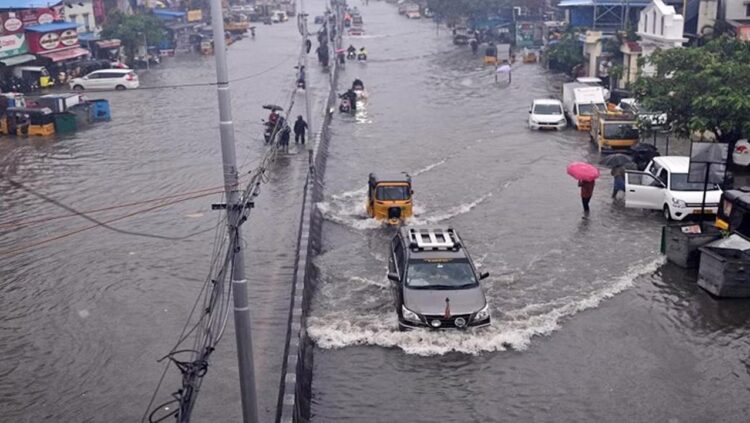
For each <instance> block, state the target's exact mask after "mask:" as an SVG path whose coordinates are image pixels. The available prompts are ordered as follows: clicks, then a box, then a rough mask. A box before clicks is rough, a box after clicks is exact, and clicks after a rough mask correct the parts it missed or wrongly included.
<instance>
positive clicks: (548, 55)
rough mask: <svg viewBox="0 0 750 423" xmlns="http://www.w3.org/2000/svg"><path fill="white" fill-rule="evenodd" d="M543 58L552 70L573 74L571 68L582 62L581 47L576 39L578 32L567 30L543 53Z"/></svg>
mask: <svg viewBox="0 0 750 423" xmlns="http://www.w3.org/2000/svg"><path fill="white" fill-rule="evenodd" d="M544 59H545V61H546V62H547V64H548V66H549V68H550V69H552V70H556V71H559V72H565V73H567V74H568V75H572V74H573V68H575V67H576V66H578V65H580V64H582V63H583V62H584V57H583V47H582V46H581V43H580V41H578V33H577V32H575V31H568V32H566V33H565V34H563V36H562V37H561V39H560V41H559V42H558V43H556V44H554V45H552V46H551V47H550V48H549V49H547V51H546V52H545V53H544Z"/></svg>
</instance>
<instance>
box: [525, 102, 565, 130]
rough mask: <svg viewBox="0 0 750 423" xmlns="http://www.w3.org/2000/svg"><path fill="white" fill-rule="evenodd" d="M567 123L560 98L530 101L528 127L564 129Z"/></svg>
mask: <svg viewBox="0 0 750 423" xmlns="http://www.w3.org/2000/svg"><path fill="white" fill-rule="evenodd" d="M567 125H568V121H567V120H565V114H564V112H563V105H562V103H561V102H560V100H553V99H539V100H534V102H533V103H531V109H529V128H531V129H564V128H565V127H566V126H567Z"/></svg>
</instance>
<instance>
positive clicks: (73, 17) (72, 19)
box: [68, 14, 78, 23]
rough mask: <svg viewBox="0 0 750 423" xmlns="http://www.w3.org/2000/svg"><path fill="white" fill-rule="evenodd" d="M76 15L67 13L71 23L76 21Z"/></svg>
mask: <svg viewBox="0 0 750 423" xmlns="http://www.w3.org/2000/svg"><path fill="white" fill-rule="evenodd" d="M77 17H78V15H73V14H71V15H68V19H70V22H73V23H76V22H77V21H76V18H77Z"/></svg>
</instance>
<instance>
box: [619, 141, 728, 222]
mask: <svg viewBox="0 0 750 423" xmlns="http://www.w3.org/2000/svg"><path fill="white" fill-rule="evenodd" d="M689 166H690V158H689V157H683V156H662V157H655V158H654V159H653V160H652V161H651V162H650V163H649V164H648V165H647V166H646V170H645V171H644V172H639V171H634V170H628V171H626V173H625V207H629V208H641V209H651V210H661V211H662V212H663V213H664V217H665V218H666V219H667V220H671V219H674V220H683V219H685V218H686V217H688V216H690V215H696V214H698V215H699V214H700V213H701V203H702V201H703V183H702V182H688V168H689ZM721 192H722V191H721V189H720V188H719V187H718V186H716V185H713V184H709V185H708V190H707V191H706V208H705V212H706V213H707V214H709V213H710V214H716V212H717V209H718V207H719V199H720V198H721Z"/></svg>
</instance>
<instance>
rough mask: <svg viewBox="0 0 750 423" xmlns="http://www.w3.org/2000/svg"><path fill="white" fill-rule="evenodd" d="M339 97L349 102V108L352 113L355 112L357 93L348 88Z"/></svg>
mask: <svg viewBox="0 0 750 423" xmlns="http://www.w3.org/2000/svg"><path fill="white" fill-rule="evenodd" d="M340 97H341V98H344V99H346V100H348V101H349V107H350V110H351V111H352V113H353V112H355V111H356V110H357V93H355V92H354V90H353V89H351V88H349V89H348V90H347V91H346V92H345V93H344V94H341V95H340Z"/></svg>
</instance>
